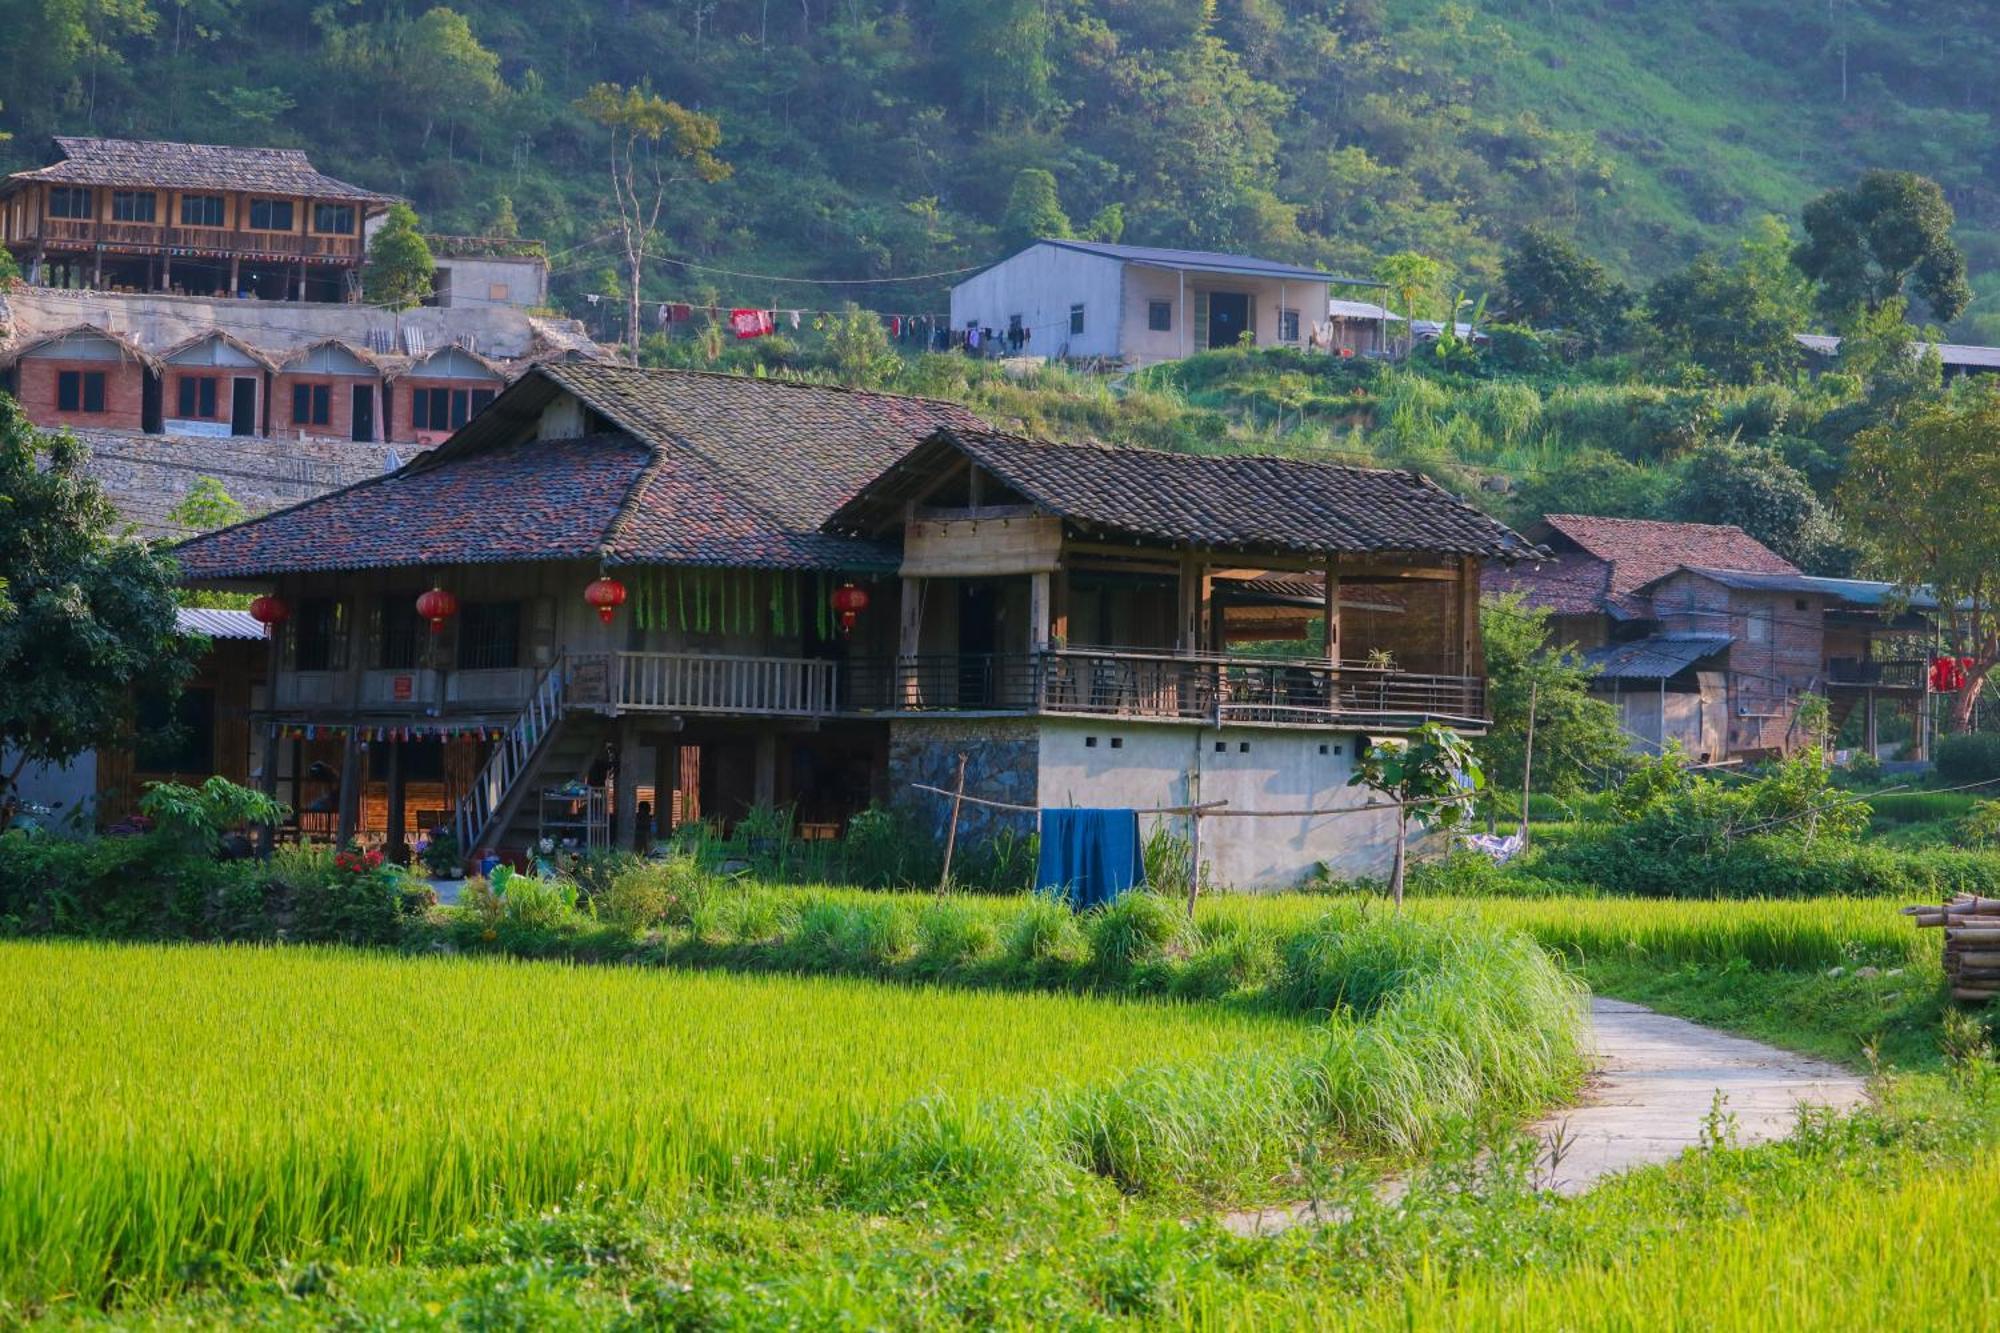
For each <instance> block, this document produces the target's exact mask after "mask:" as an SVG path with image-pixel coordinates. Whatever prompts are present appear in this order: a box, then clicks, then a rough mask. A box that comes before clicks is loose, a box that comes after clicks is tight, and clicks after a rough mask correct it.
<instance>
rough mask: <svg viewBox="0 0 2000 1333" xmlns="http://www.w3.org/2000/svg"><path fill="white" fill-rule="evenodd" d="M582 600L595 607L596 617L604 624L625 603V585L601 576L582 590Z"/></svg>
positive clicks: (609, 620)
mask: <svg viewBox="0 0 2000 1333" xmlns="http://www.w3.org/2000/svg"><path fill="white" fill-rule="evenodd" d="M583 600H584V601H586V602H589V603H590V604H591V605H592V606H594V607H596V608H597V618H598V619H599V620H602V621H603V622H604V623H605V624H607V625H609V624H610V623H611V617H612V614H613V613H614V612H616V611H617V610H618V608H619V607H621V606H623V605H625V585H624V584H622V583H620V582H619V581H618V580H617V579H613V578H602V579H598V580H597V581H596V582H595V583H592V584H591V585H590V586H589V587H588V588H585V589H584V590H583Z"/></svg>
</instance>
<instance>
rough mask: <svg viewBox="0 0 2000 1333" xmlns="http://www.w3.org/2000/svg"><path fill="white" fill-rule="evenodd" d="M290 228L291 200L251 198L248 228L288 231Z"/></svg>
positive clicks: (253, 229)
mask: <svg viewBox="0 0 2000 1333" xmlns="http://www.w3.org/2000/svg"><path fill="white" fill-rule="evenodd" d="M291 229H292V201H291V200H289V199H252V200H251V201H250V230H252V231H290V230H291Z"/></svg>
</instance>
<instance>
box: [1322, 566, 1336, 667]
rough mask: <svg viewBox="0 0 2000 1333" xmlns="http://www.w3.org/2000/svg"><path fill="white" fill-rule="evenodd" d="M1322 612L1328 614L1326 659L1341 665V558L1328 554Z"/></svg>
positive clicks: (1333, 663)
mask: <svg viewBox="0 0 2000 1333" xmlns="http://www.w3.org/2000/svg"><path fill="white" fill-rule="evenodd" d="M1322 614H1324V615H1325V616H1326V660H1327V661H1328V662H1329V663H1331V664H1332V665H1334V666H1339V665H1340V558H1339V557H1338V556H1328V557H1327V560H1326V589H1325V603H1324V606H1323V611H1322Z"/></svg>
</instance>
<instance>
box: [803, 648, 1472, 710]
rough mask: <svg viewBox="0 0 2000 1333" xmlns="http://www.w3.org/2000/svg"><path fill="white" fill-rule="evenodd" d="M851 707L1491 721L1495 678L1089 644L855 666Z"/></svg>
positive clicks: (847, 694)
mask: <svg viewBox="0 0 2000 1333" xmlns="http://www.w3.org/2000/svg"><path fill="white" fill-rule="evenodd" d="M843 682H844V683H843V688H842V692H841V697H840V704H841V708H842V710H843V711H848V712H860V713H872V712H933V711H946V712H968V711H1001V712H1034V713H1062V714H1071V713H1073V714H1080V715H1085V716H1100V717H1135V718H1161V719H1172V720H1179V721H1190V722H1203V721H1205V722H1211V723H1222V722H1246V723H1257V722H1263V723H1287V724H1324V723H1327V722H1333V721H1344V722H1353V723H1357V724H1362V723H1367V724H1374V725H1401V724H1405V723H1409V722H1413V721H1424V720H1438V721H1448V722H1458V723H1467V724H1479V723H1483V722H1484V721H1485V719H1486V683H1485V681H1484V680H1483V679H1481V678H1480V677H1477V676H1451V675H1432V674H1425V673H1420V672H1410V671H1395V670H1385V669H1383V668H1380V667H1370V666H1365V665H1358V664H1349V663H1340V664H1338V665H1334V664H1331V663H1327V662H1324V661H1319V660H1317V659H1313V658H1281V657H1274V658H1245V657H1233V656H1212V655H1195V654H1175V653H1145V652H1111V651H1094V650H1083V649H1072V650H1055V651H1050V652H1044V653H1017V654H950V655H940V656H923V657H915V658H905V659H902V660H901V661H890V660H875V661H867V662H859V663H854V664H851V665H850V666H849V667H848V668H847V669H846V671H845V673H844V676H843Z"/></svg>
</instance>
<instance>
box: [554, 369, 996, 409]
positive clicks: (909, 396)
mask: <svg viewBox="0 0 2000 1333" xmlns="http://www.w3.org/2000/svg"><path fill="white" fill-rule="evenodd" d="M547 364H551V365H553V364H555V363H553V362H550V363H547ZM566 364H569V365H587V366H589V367H590V368H591V369H593V370H606V371H612V372H614V373H617V374H628V375H640V376H654V375H685V376H687V377H689V378H696V377H700V378H704V379H716V380H735V381H737V382H739V383H742V382H747V383H751V384H770V385H775V386H778V387H781V388H786V389H814V390H818V391H819V392H821V393H841V394H851V395H853V396H854V397H857V398H858V397H863V396H865V397H869V398H890V399H894V400H896V401H898V402H904V403H925V404H928V405H930V406H932V407H955V408H957V409H959V410H960V411H962V412H964V413H965V414H966V415H968V416H970V417H973V418H974V419H975V420H977V419H979V414H978V413H977V412H974V411H973V410H972V408H971V407H969V406H968V405H966V404H965V403H961V402H958V401H956V400H954V399H951V398H933V397H930V396H929V395H927V394H920V393H899V392H897V391H895V390H893V389H866V388H862V387H860V386H859V385H853V384H821V383H819V382H818V381H817V380H809V379H803V378H801V377H799V376H797V375H784V374H780V375H744V374H741V373H739V372H737V371H734V370H693V369H689V368H687V367H684V366H628V365H623V364H621V363H619V362H616V361H587V362H575V361H572V362H568V363H566Z"/></svg>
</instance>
